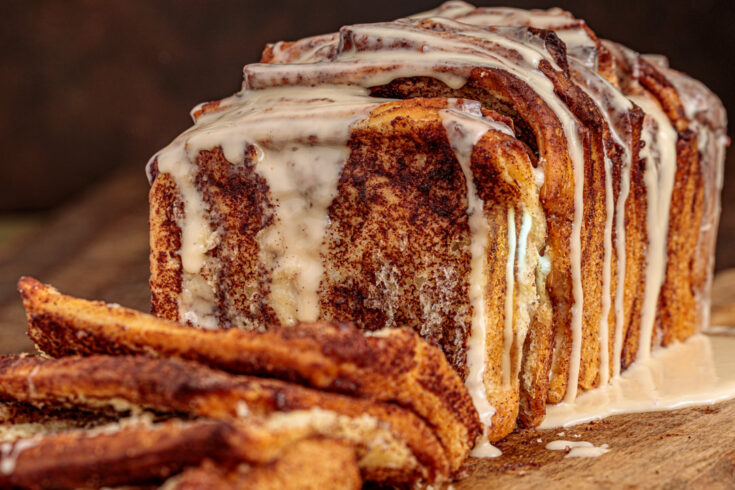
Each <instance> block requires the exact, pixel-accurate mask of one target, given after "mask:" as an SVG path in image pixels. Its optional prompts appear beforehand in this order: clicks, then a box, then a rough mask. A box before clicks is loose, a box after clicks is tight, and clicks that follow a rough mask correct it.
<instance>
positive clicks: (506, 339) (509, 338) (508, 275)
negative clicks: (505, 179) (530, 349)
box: [501, 207, 516, 386]
mask: <svg viewBox="0 0 735 490" xmlns="http://www.w3.org/2000/svg"><path fill="white" fill-rule="evenodd" d="M507 243H508V257H507V258H506V260H505V318H504V320H503V321H504V325H503V361H502V365H501V373H502V376H503V386H509V385H510V379H511V367H510V350H511V349H510V348H511V346H512V345H513V303H514V299H515V295H514V292H513V289H514V285H515V277H514V273H515V256H516V218H515V210H514V209H513V208H512V207H509V208H508V242H507Z"/></svg>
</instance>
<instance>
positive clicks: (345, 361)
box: [18, 278, 479, 467]
mask: <svg viewBox="0 0 735 490" xmlns="http://www.w3.org/2000/svg"><path fill="white" fill-rule="evenodd" d="M18 287H19V290H20V293H21V296H22V298H23V303H24V305H25V308H26V312H27V316H28V330H29V336H30V337H31V339H33V341H34V342H35V343H36V346H37V347H38V349H39V350H40V351H41V352H43V353H44V354H46V355H50V356H53V357H64V356H69V355H89V354H113V355H121V354H125V355H129V354H145V355H149V356H156V357H171V358H181V359H189V360H195V361H198V362H200V363H203V364H206V365H209V366H211V367H213V368H216V369H221V370H223V371H229V372H231V373H236V374H251V375H259V376H266V377H275V378H280V379H284V380H286V381H292V382H296V383H301V384H306V385H308V386H311V387H314V388H318V389H323V390H328V391H335V392H341V393H346V394H350V395H355V396H359V397H363V398H368V399H372V400H376V401H384V402H393V403H396V404H398V405H401V406H403V407H405V408H407V409H409V410H411V411H412V412H414V413H415V414H416V415H418V416H419V417H421V418H422V419H423V420H424V421H426V423H427V424H428V425H429V427H431V428H432V429H433V430H434V432H435V433H436V434H437V437H439V439H440V441H441V443H442V445H443V446H444V447H445V448H446V449H447V453H448V455H449V457H450V459H451V461H452V465H453V466H454V467H458V465H459V464H461V462H462V460H463V459H464V458H465V457H466V455H467V453H468V452H469V450H470V449H471V447H472V445H473V443H474V441H475V439H476V438H477V435H478V434H479V423H478V420H477V412H476V410H475V408H474V406H473V405H472V399H471V398H470V396H469V394H468V393H467V390H466V389H465V387H464V385H463V384H462V381H461V380H460V378H459V376H458V375H457V374H456V373H455V372H454V371H453V370H452V369H451V367H450V366H449V364H448V363H447V361H446V359H445V358H444V356H443V355H442V354H441V352H440V351H439V350H438V349H437V348H436V347H433V346H431V345H429V344H428V343H426V342H424V341H422V340H421V339H420V338H419V337H418V335H417V334H415V333H413V332H411V331H410V330H406V329H394V330H390V331H384V332H381V334H380V335H366V334H365V332H363V331H361V330H358V329H356V328H354V327H353V326H351V325H347V324H332V323H327V322H320V323H313V324H299V325H296V326H294V327H288V328H281V327H277V328H271V329H269V330H267V331H264V332H258V331H248V330H240V329H231V330H226V331H225V330H212V331H208V330H197V329H193V328H189V327H183V326H181V325H178V324H176V323H173V322H170V321H167V320H161V319H158V318H156V317H154V316H151V315H147V314H144V313H140V312H137V311H134V310H130V309H127V308H122V307H119V306H110V305H107V304H105V303H103V302H100V301H86V300H82V299H77V298H73V297H71V296H66V295H62V294H60V293H59V292H58V291H56V290H55V289H54V288H52V287H51V286H47V285H44V284H41V283H40V282H38V281H36V280H34V279H31V278H23V279H21V280H20V281H19V283H18ZM192 346H196V348H195V349H193V348H192Z"/></svg>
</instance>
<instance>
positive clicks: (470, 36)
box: [245, 18, 584, 400]
mask: <svg viewBox="0 0 735 490" xmlns="http://www.w3.org/2000/svg"><path fill="white" fill-rule="evenodd" d="M430 21H431V22H432V23H434V24H435V25H440V26H442V28H444V29H447V30H449V31H451V30H453V29H454V30H457V31H459V33H453V34H452V36H451V37H449V36H442V35H440V34H441V33H439V32H436V31H431V30H428V29H426V28H420V27H415V26H413V25H412V24H411V23H410V22H409V21H405V22H402V23H393V24H368V25H358V26H352V27H350V28H349V34H350V35H351V36H352V37H353V38H355V39H359V41H360V47H359V50H358V48H357V47H356V46H355V45H354V44H353V45H352V48H351V49H350V50H344V51H342V52H340V53H339V54H338V55H337V56H336V57H335V59H333V60H330V61H331V62H330V63H312V64H306V65H304V64H293V65H262V64H261V65H258V64H256V65H249V66H248V67H246V69H245V86H247V87H251V88H259V87H264V86H269V85H272V84H282V83H303V84H317V83H323V81H324V80H325V79H326V80H329V81H330V82H333V83H334V82H336V83H354V84H359V85H362V86H365V87H371V86H379V85H383V84H386V83H388V82H390V81H391V80H393V79H395V78H401V77H406V76H414V77H415V76H429V77H433V78H436V79H438V80H441V81H442V82H444V83H445V84H447V85H448V86H450V87H452V88H459V87H461V86H462V85H464V83H465V82H466V76H467V74H468V70H469V69H471V68H473V67H476V66H486V67H495V68H499V69H502V70H505V71H507V72H509V73H511V74H513V75H515V76H517V77H518V78H520V79H521V80H524V81H525V82H526V83H528V84H529V85H530V86H531V87H532V88H533V89H534V90H535V91H536V93H537V94H538V96H539V97H540V98H541V99H542V100H543V101H544V102H545V103H546V104H547V105H548V106H549V108H550V109H551V110H552V111H553V112H554V113H555V114H556V116H557V117H558V119H559V121H560V122H561V124H562V127H563V129H564V134H565V136H566V139H567V147H568V152H569V156H570V159H571V162H572V166H573V174H574V216H573V222H572V231H571V236H570V244H569V247H570V263H571V276H572V297H573V300H574V304H573V305H572V307H571V313H572V322H571V330H572V353H571V359H570V369H569V383H568V388H567V393H566V399H567V400H573V399H574V397H575V396H576V394H577V384H578V379H579V366H580V358H581V350H582V345H581V344H582V323H583V288H582V280H581V228H582V215H583V206H584V195H583V185H584V155H583V145H582V141H581V138H580V135H579V132H578V122H577V119H576V118H575V117H574V115H573V114H572V113H571V112H570V111H569V109H568V108H567V107H566V105H564V103H563V102H562V101H561V100H560V99H559V98H558V96H557V95H556V94H555V92H554V87H553V84H552V82H551V81H550V80H549V79H548V78H546V76H545V75H544V74H543V73H542V72H541V71H540V70H539V69H538V64H539V61H540V60H541V59H545V60H546V61H547V62H549V63H550V64H551V65H552V66H553V67H555V68H557V69H558V66H557V65H556V63H555V61H554V60H553V58H551V57H550V56H549V55H548V53H546V51H545V50H544V49H543V45H541V44H539V45H538V46H536V45H533V44H532V43H530V42H528V41H529V40H530V38H528V36H526V41H527V42H525V43H524V42H520V41H518V40H516V39H514V36H518V35H519V33H521V34H522V33H525V32H526V31H525V30H524V29H523V28H520V29H514V28H504V29H502V30H500V31H498V32H494V31H489V30H486V29H481V28H474V27H471V26H468V25H466V24H461V23H459V22H455V21H452V20H449V19H445V18H432V19H430ZM343 35H346V34H345V32H344V31H343ZM478 41H479V42H480V44H478ZM411 43H412V44H413V45H415V46H416V47H417V48H418V47H420V49H405V48H402V46H406V44H409V45H410V44H411ZM385 46H399V47H396V48H395V49H377V48H384V47H385ZM497 46H500V47H502V48H505V49H509V50H512V51H513V52H515V53H516V54H517V55H518V56H520V60H519V59H518V58H513V59H511V58H510V57H506V56H504V55H503V53H502V52H498V51H497V50H496V47H497ZM371 49H372V50H371Z"/></svg>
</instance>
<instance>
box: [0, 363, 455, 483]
mask: <svg viewBox="0 0 735 490" xmlns="http://www.w3.org/2000/svg"><path fill="white" fill-rule="evenodd" d="M0 398H2V399H4V400H10V401H14V402H21V403H28V404H32V405H37V406H38V405H42V406H52V407H54V406H58V407H65V408H70V407H79V408H83V409H94V408H97V407H101V408H112V409H115V410H121V411H126V410H130V409H131V408H135V407H142V408H146V409H150V410H155V411H158V412H168V413H183V414H190V415H196V416H204V417H209V418H214V419H220V420H232V419H236V418H243V417H248V416H251V415H252V416H264V415H269V414H274V413H278V412H294V411H303V410H310V409H320V410H321V411H327V413H330V412H334V413H335V414H337V415H340V416H343V417H341V418H340V419H339V422H340V423H339V424H336V423H335V424H333V425H334V427H331V430H332V432H331V433H332V434H334V435H337V434H339V435H340V436H342V437H350V435H351V434H353V433H354V434H356V435H357V437H358V438H359V441H358V442H360V441H365V440H368V443H367V444H366V445H365V451H364V454H363V455H362V460H361V461H364V462H365V465H366V466H365V467H364V471H365V474H366V477H367V478H369V479H373V480H376V481H384V480H391V481H415V480H417V479H420V478H423V479H427V480H429V481H434V480H441V479H443V478H446V477H447V476H448V475H449V473H450V472H451V471H453V470H455V469H456V466H450V462H449V460H448V454H447V452H445V450H444V448H443V447H442V446H441V444H440V443H439V441H438V440H437V438H436V436H435V435H434V433H433V432H432V430H431V429H430V428H429V427H428V426H427V425H426V424H425V423H424V422H423V421H422V420H421V419H420V418H418V417H417V416H415V415H414V414H413V413H412V412H410V411H408V410H405V409H402V408H400V407H397V406H395V405H389V404H380V403H375V402H370V401H367V400H363V399H357V398H350V397H347V396H344V395H336V394H329V393H323V392H318V391H315V390H311V389H308V388H303V387H300V386H298V385H292V384H289V383H285V382H282V381H276V380H266V379H258V378H251V377H245V376H240V377H236V376H232V375H229V374H225V373H222V372H218V371H213V370H211V369H209V368H206V367H203V366H201V365H198V364H195V363H192V362H184V361H175V360H155V359H149V358H143V357H127V356H119V357H110V356H91V357H86V358H64V359H59V360H48V359H41V358H38V357H12V356H7V357H3V358H1V359H0ZM437 430H440V429H437ZM370 441H385V442H384V443H380V444H378V443H376V444H373V445H370ZM376 452H377V453H376Z"/></svg>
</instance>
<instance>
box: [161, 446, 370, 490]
mask: <svg viewBox="0 0 735 490" xmlns="http://www.w3.org/2000/svg"><path fill="white" fill-rule="evenodd" d="M164 488H165V489H166V490H195V489H196V490H199V489H203V490H207V489H211V490H220V489H222V490H226V489H232V490H235V489H238V488H248V489H251V490H276V489H290V488H294V489H295V488H298V489H302V490H310V489H313V490H322V489H324V490H342V489H345V490H348V489H359V488H362V480H361V478H360V470H359V468H358V466H357V461H356V458H355V450H354V448H352V447H351V446H349V445H346V444H345V443H343V442H340V441H335V440H330V439H323V438H322V439H319V438H312V439H304V440H301V441H297V442H295V443H293V444H291V445H289V446H287V447H286V448H284V449H283V451H282V452H281V454H279V456H278V459H276V460H275V461H273V462H271V463H268V464H260V465H247V466H240V467H238V468H234V469H233V468H227V467H224V468H223V467H221V466H217V465H214V464H213V463H211V462H208V461H205V462H204V463H203V464H202V465H201V466H199V467H196V468H190V469H187V470H185V471H184V472H182V473H181V475H178V476H176V477H174V478H172V479H171V480H170V481H169V482H166V485H165V487H164Z"/></svg>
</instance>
